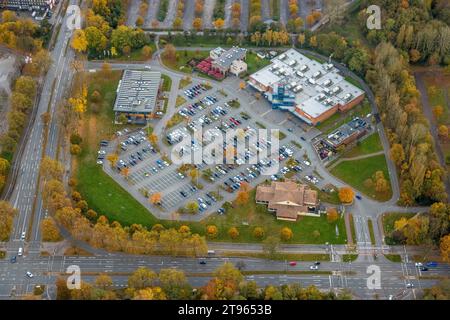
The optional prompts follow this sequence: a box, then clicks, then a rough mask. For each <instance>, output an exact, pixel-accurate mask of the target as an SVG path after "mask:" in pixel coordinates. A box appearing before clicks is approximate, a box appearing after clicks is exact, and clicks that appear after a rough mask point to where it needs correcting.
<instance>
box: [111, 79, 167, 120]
mask: <svg viewBox="0 0 450 320" xmlns="http://www.w3.org/2000/svg"><path fill="white" fill-rule="evenodd" d="M160 83H161V73H160V72H155V71H134V70H125V71H124V73H123V77H122V80H121V81H120V82H119V86H118V88H117V97H116V102H115V104H114V111H116V112H132V113H151V112H153V110H154V109H155V105H156V100H157V98H158V91H159V85H160Z"/></svg>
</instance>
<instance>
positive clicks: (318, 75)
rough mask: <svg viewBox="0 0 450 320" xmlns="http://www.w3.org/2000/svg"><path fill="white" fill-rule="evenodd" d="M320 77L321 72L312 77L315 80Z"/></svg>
mask: <svg viewBox="0 0 450 320" xmlns="http://www.w3.org/2000/svg"><path fill="white" fill-rule="evenodd" d="M321 75H322V72H320V71H317V72H316V73H314V75H313V77H314V78H315V79H317V78H320V76H321Z"/></svg>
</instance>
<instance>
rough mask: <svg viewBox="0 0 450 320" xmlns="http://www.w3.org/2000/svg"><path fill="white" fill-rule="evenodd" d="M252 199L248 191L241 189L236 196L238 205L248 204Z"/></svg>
mask: <svg viewBox="0 0 450 320" xmlns="http://www.w3.org/2000/svg"><path fill="white" fill-rule="evenodd" d="M249 199H250V195H249V193H248V191H243V190H240V191H239V192H238V194H237V196H236V204H238V205H241V206H242V205H246V204H247V203H248V201H249Z"/></svg>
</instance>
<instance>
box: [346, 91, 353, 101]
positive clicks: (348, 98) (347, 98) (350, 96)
mask: <svg viewBox="0 0 450 320" xmlns="http://www.w3.org/2000/svg"><path fill="white" fill-rule="evenodd" d="M352 98H353V95H352V94H351V93H348V94H346V95H345V97H344V100H345V101H346V102H349V101H350V100H352Z"/></svg>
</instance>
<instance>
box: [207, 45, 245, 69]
mask: <svg viewBox="0 0 450 320" xmlns="http://www.w3.org/2000/svg"><path fill="white" fill-rule="evenodd" d="M246 54H247V49H244V48H239V47H233V48H231V49H229V50H227V51H225V52H224V53H222V54H221V55H220V57H219V58H217V59H216V60H215V61H214V63H215V64H217V65H218V66H220V67H222V68H225V69H228V68H230V66H231V64H232V63H233V61H235V60H242V59H244V57H245V55H246Z"/></svg>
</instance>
